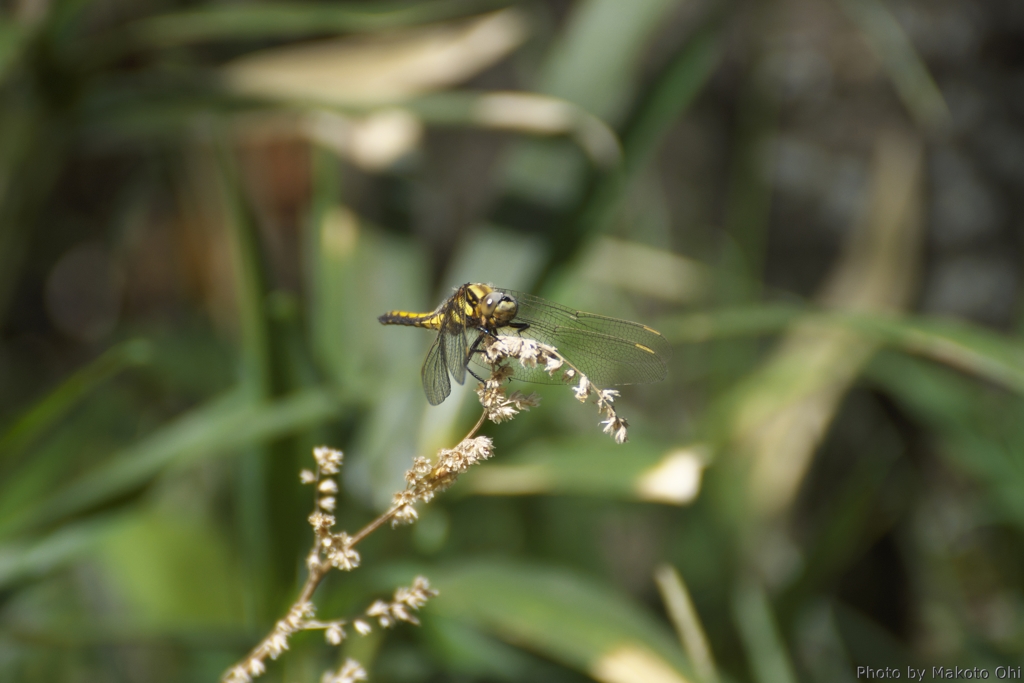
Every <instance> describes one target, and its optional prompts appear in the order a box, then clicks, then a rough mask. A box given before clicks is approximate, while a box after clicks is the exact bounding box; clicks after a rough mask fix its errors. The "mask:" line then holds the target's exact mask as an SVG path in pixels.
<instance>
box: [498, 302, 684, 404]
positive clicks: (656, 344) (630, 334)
mask: <svg viewBox="0 0 1024 683" xmlns="http://www.w3.org/2000/svg"><path fill="white" fill-rule="evenodd" d="M501 291H502V292H504V293H506V294H508V295H509V296H512V297H514V298H515V299H516V301H517V302H518V303H519V310H518V313H517V314H516V317H515V318H514V319H513V320H512V323H513V324H512V325H509V326H507V327H504V328H502V329H500V330H499V332H500V333H501V334H520V335H522V336H523V337H529V338H531V339H536V340H537V341H540V342H542V343H544V344H548V345H551V346H554V347H556V348H557V349H558V350H559V352H560V353H561V354H562V355H563V356H565V358H566V359H568V360H569V362H571V363H572V364H573V365H575V366H576V367H577V368H579V370H580V371H581V372H583V373H584V374H586V375H587V376H588V377H589V378H590V380H591V381H592V382H594V383H595V384H597V385H598V386H614V385H618V384H645V383H647V382H658V381H660V380H663V379H665V376H666V375H667V374H668V368H667V361H668V358H669V356H670V355H671V348H670V346H669V343H668V341H667V340H666V339H665V338H664V337H663V336H662V335H661V333H659V332H657V331H656V330H652V329H651V328H649V327H647V326H645V325H641V324H639V323H634V322H630V321H628V320H620V319H618V318H609V317H607V316H603V315H596V314H594V313H585V312H583V311H577V310H574V309H571V308H568V307H566V306H562V305H559V304H556V303H552V302H550V301H547V300H545V299H541V298H540V297H536V296H533V295H532V294H524V293H522V292H516V291H514V290H509V289H502V290H501ZM516 324H518V325H526V327H525V328H524V329H521V330H517V329H515V325H516ZM514 376H515V377H516V378H517V379H520V380H524V381H528V382H541V383H545V384H547V383H552V382H558V381H559V380H558V379H552V378H550V377H548V375H547V374H546V373H545V372H544V371H543V370H541V369H536V368H535V369H527V368H522V367H521V366H518V365H517V366H516V368H515V374H514Z"/></svg>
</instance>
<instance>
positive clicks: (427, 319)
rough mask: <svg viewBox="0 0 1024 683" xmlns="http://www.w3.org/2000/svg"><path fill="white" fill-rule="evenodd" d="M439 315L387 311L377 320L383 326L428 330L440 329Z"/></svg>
mask: <svg viewBox="0 0 1024 683" xmlns="http://www.w3.org/2000/svg"><path fill="white" fill-rule="evenodd" d="M441 317H442V316H441V314H439V313H437V312H436V311H435V312H431V313H414V312H412V311H388V312H387V313H385V314H384V315H382V316H380V317H379V318H377V320H379V321H380V322H381V324H384V325H409V326H411V327H426V328H427V329H430V330H439V329H441Z"/></svg>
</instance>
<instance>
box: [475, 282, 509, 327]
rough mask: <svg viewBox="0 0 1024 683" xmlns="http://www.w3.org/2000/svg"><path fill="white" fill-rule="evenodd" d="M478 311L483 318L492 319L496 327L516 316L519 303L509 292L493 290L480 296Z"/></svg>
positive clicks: (505, 323)
mask: <svg viewBox="0 0 1024 683" xmlns="http://www.w3.org/2000/svg"><path fill="white" fill-rule="evenodd" d="M477 311H478V313H479V315H480V317H481V318H483V319H485V320H488V321H491V322H492V323H493V324H494V327H502V326H504V325H507V324H508V323H509V322H510V321H511V320H512V319H513V318H515V317H516V313H518V312H519V304H518V303H517V302H516V300H515V299H514V298H513V297H511V296H509V295H508V294H505V293H504V292H498V291H495V290H491V291H490V292H487V293H486V294H484V295H483V296H482V297H480V302H479V303H478V304H477Z"/></svg>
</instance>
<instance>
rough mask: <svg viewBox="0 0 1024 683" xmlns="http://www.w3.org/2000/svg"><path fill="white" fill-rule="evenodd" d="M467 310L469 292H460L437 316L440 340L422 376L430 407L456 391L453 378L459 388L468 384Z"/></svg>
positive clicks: (421, 373)
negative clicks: (453, 386) (466, 293)
mask: <svg viewBox="0 0 1024 683" xmlns="http://www.w3.org/2000/svg"><path fill="white" fill-rule="evenodd" d="M465 310H466V309H465V292H464V291H463V290H461V289H460V290H459V291H458V292H456V293H455V294H453V295H452V296H451V297H449V298H448V300H447V301H445V302H444V303H443V304H441V306H438V308H437V310H436V311H435V312H434V316H435V318H434V319H435V320H437V324H438V332H437V339H435V340H434V343H433V344H432V345H431V347H430V350H429V351H427V358H426V360H425V361H423V369H422V370H421V372H420V375H421V378H422V380H423V392H424V393H425V394H426V395H427V401H429V402H430V405H434V406H436V405H438V404H440V403H442V402H443V401H444V400H445V399H446V398H448V395H449V394H450V393H451V391H452V384H451V381H450V380H449V378H448V376H449V375H451V377H452V378H453V379H454V380H455V381H456V382H458V383H459V384H462V383H463V382H464V381H465V380H466V362H467V355H468V346H467V343H466V314H465Z"/></svg>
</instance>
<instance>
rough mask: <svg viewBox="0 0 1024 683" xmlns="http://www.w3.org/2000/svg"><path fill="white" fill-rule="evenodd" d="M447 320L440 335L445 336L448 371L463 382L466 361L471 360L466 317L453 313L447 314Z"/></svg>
mask: <svg viewBox="0 0 1024 683" xmlns="http://www.w3.org/2000/svg"><path fill="white" fill-rule="evenodd" d="M445 321H446V322H445V324H444V326H443V327H442V328H441V335H440V336H443V337H445V342H444V351H445V362H446V363H447V364H448V371H449V372H450V373H451V374H452V378H453V379H455V381H456V382H458V383H459V384H462V383H463V382H464V381H466V363H467V362H468V361H469V359H468V358H467V354H468V350H467V347H466V323H465V319H464V318H463V316H461V315H458V316H456V315H454V314H453V315H449V316H447V317H446V318H445Z"/></svg>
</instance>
